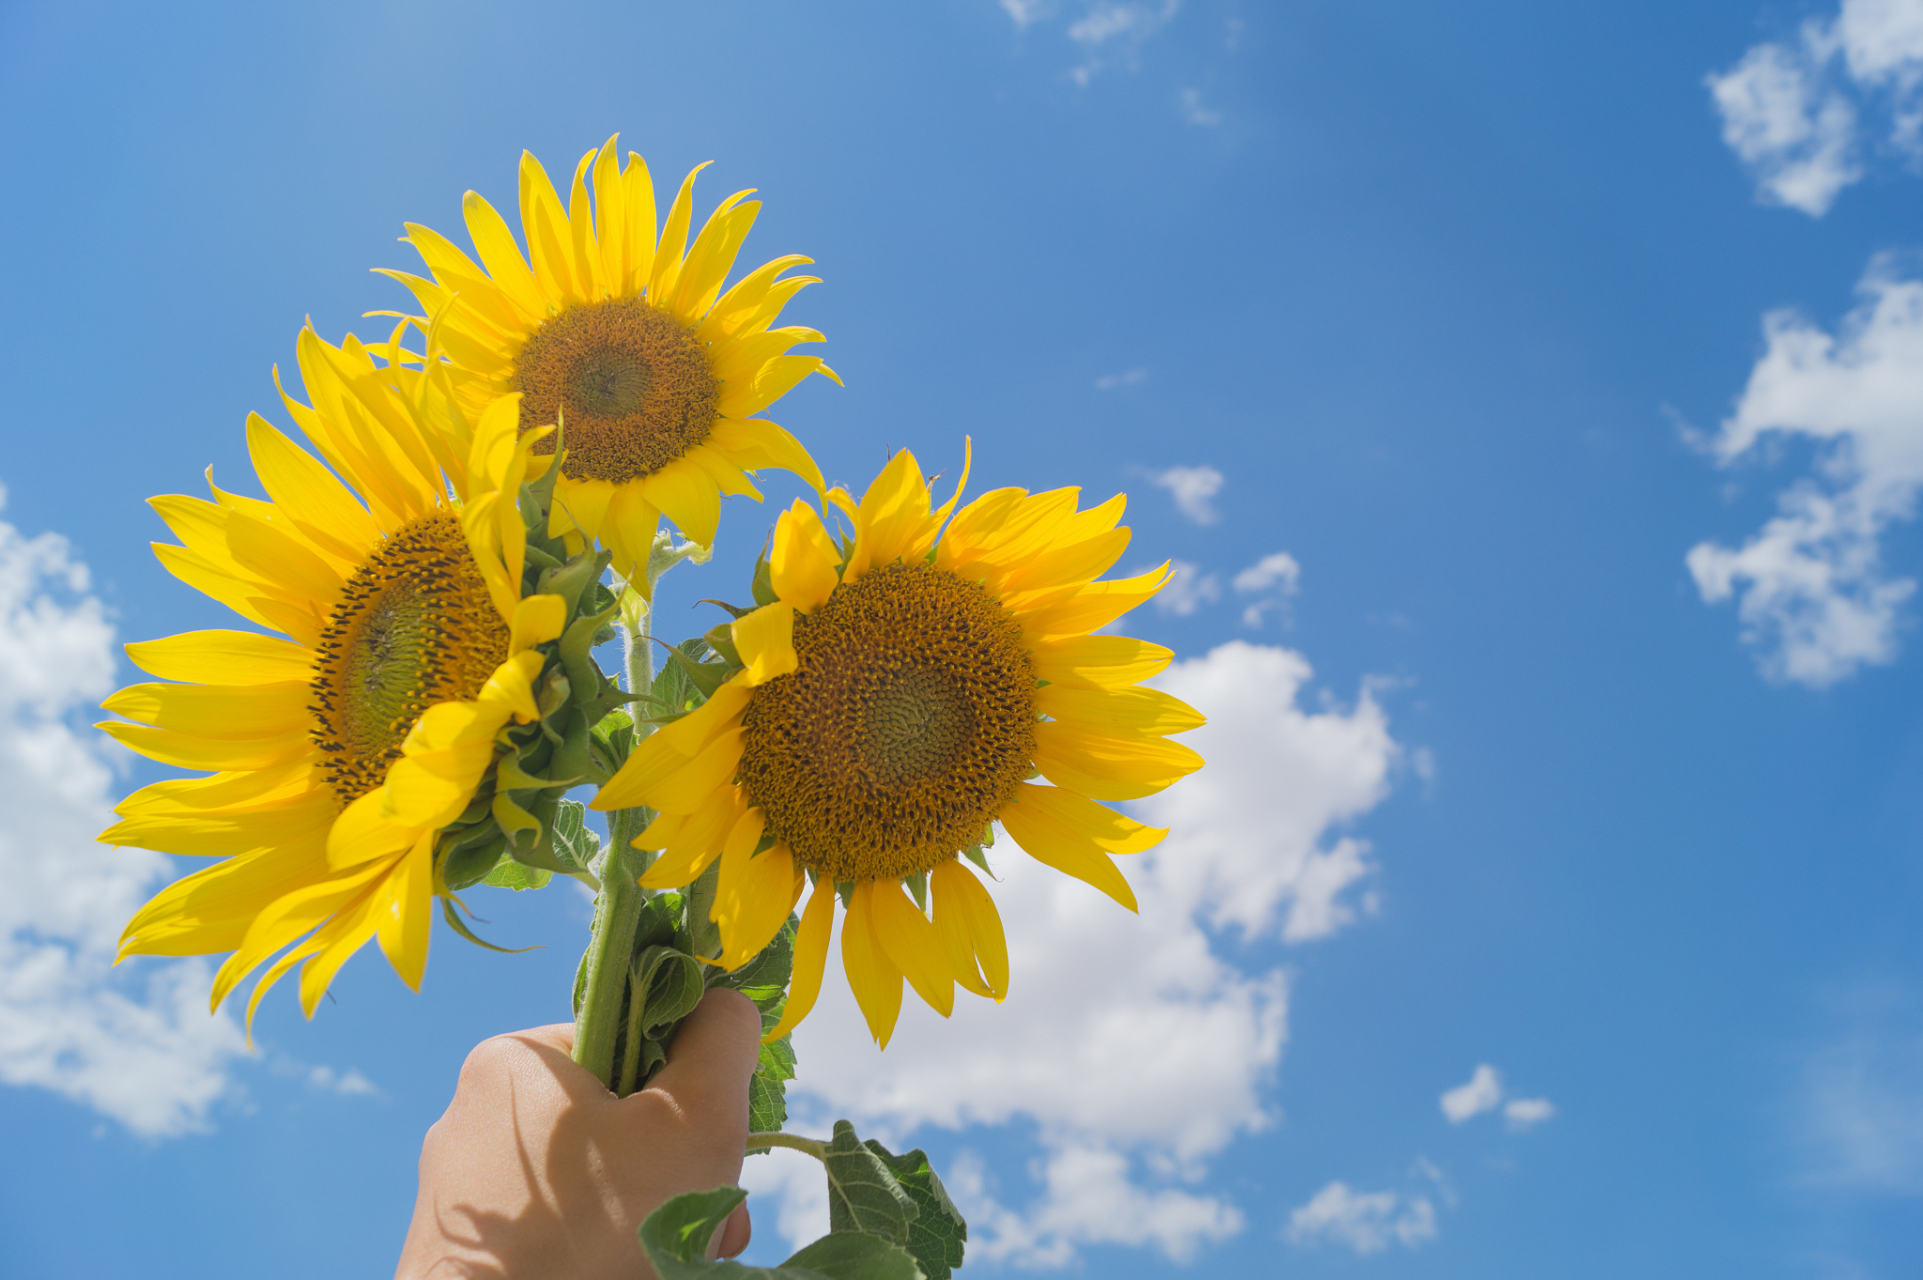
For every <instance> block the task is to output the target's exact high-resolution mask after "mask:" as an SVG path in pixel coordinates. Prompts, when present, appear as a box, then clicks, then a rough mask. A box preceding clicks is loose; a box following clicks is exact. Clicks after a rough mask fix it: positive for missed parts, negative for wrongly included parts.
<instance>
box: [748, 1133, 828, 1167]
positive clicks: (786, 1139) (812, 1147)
mask: <svg viewBox="0 0 1923 1280" xmlns="http://www.w3.org/2000/svg"><path fill="white" fill-rule="evenodd" d="M768 1147H786V1148H788V1149H789V1150H790V1151H805V1152H807V1153H808V1154H809V1155H811V1156H813V1157H814V1158H815V1159H817V1160H825V1159H827V1157H828V1144H827V1143H825V1142H823V1141H822V1140H821V1139H820V1138H804V1137H802V1136H801V1135H800V1134H798V1133H781V1132H779V1131H776V1132H772V1133H751V1134H749V1135H748V1150H750V1151H761V1150H763V1149H765V1148H768Z"/></svg>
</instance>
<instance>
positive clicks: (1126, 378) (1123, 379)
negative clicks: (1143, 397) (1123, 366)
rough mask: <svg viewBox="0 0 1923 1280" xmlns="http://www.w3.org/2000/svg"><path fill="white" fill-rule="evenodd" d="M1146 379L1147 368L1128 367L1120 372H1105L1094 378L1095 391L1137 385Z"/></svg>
mask: <svg viewBox="0 0 1923 1280" xmlns="http://www.w3.org/2000/svg"><path fill="white" fill-rule="evenodd" d="M1147 381H1148V370H1147V369H1128V370H1125V371H1124V372H1122V373H1105V374H1103V375H1102V376H1101V377H1099V378H1097V379H1095V389H1096V390H1097V391H1113V390H1115V388H1117V387H1139V386H1141V385H1142V384H1143V383H1144V382H1147Z"/></svg>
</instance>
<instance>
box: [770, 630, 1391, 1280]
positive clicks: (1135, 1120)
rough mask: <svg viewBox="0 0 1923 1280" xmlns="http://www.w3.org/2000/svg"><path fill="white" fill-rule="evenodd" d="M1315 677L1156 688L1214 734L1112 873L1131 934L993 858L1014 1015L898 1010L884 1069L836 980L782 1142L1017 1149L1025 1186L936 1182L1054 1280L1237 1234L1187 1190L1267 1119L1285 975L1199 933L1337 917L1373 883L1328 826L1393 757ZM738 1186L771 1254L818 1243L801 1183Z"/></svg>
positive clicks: (1233, 1224)
mask: <svg viewBox="0 0 1923 1280" xmlns="http://www.w3.org/2000/svg"><path fill="white" fill-rule="evenodd" d="M1309 674H1310V670H1309V665H1308V663H1307V662H1305V661H1304V660H1303V659H1302V658H1301V657H1300V656H1299V655H1297V654H1294V653H1290V652H1288V651H1286V650H1282V649H1270V648H1262V647H1258V646H1254V645H1247V644H1241V643H1234V644H1229V645H1224V646H1222V647H1221V648H1218V649H1216V650H1214V651H1213V652H1212V653H1210V654H1208V655H1207V656H1205V657H1200V658H1195V659H1192V660H1190V661H1188V662H1184V663H1181V664H1178V665H1177V666H1176V667H1174V668H1173V669H1172V670H1170V671H1169V672H1168V673H1167V674H1166V675H1165V676H1164V677H1163V678H1162V679H1161V680H1160V681H1159V682H1158V683H1159V684H1160V685H1161V686H1162V687H1163V688H1166V689H1168V690H1169V691H1170V692H1173V693H1175V694H1176V695H1177V696H1179V697H1182V698H1186V699H1188V700H1189V701H1190V702H1192V703H1194V704H1195V705H1196V706H1197V707H1199V708H1200V709H1201V710H1202V711H1204V713H1206V714H1208V715H1209V716H1211V720H1210V723H1209V724H1208V725H1207V726H1206V727H1205V728H1202V729H1198V730H1196V731H1194V732H1193V733H1190V734H1187V735H1184V740H1185V741H1187V742H1189V743H1190V744H1191V745H1193V746H1194V747H1195V748H1196V749H1197V750H1198V751H1200V752H1201V753H1202V754H1203V755H1204V756H1206V757H1208V759H1209V761H1210V763H1209V766H1208V767H1207V768H1206V769H1203V770H1202V771H1201V772H1200V773H1198V774H1196V775H1195V776H1193V777H1191V778H1189V779H1187V780H1185V781H1183V782H1181V783H1179V784H1177V786H1176V787H1175V788H1172V789H1171V790H1170V791H1169V792H1167V793H1165V794H1164V795H1163V796H1162V797H1158V798H1156V799H1155V800H1153V801H1149V802H1144V803H1142V804H1141V805H1140V806H1139V807H1140V809H1141V810H1142V816H1143V817H1144V819H1145V820H1147V821H1151V822H1154V823H1156V824H1157V825H1161V826H1169V827H1172V828H1173V832H1172V834H1171V835H1170V836H1169V838H1168V839H1167V840H1166V841H1164V843H1163V844H1162V845H1161V846H1160V847H1159V848H1157V849H1155V850H1152V851H1150V852H1148V853H1143V854H1138V855H1134V856H1132V857H1129V858H1126V859H1123V861H1122V867H1123V870H1124V873H1125V874H1126V875H1127V876H1128V878H1129V881H1130V883H1131V884H1132V885H1133V886H1134V889H1135V892H1136V895H1137V897H1138V899H1139V901H1140V906H1141V911H1140V914H1139V915H1130V914H1128V913H1127V912H1125V911H1123V910H1122V909H1121V908H1120V907H1118V906H1117V905H1116V904H1115V903H1114V902H1112V901H1110V900H1109V899H1108V898H1106V897H1105V896H1103V895H1101V894H1099V893H1097V892H1096V891H1095V890H1093V889H1091V888H1090V887H1089V886H1087V885H1085V884H1082V883H1081V882H1079V881H1075V880H1071V879H1068V878H1067V877H1064V876H1062V875H1060V874H1059V873H1057V872H1054V871H1051V870H1049V869H1048V868H1046V867H1043V866H1041V865H1040V864H1039V863H1036V862H1035V861H1033V860H1032V859H1030V858H1028V857H1027V856H1025V855H1023V854H1022V853H1020V852H1019V850H1017V849H1016V848H1015V847H1014V846H1013V845H1012V844H1011V843H1009V842H1007V841H1006V840H1004V841H1003V842H1002V843H1000V844H998V845H997V846H995V848H994V849H992V850H991V851H990V856H991V859H992V861H993V864H994V866H995V870H996V874H997V875H998V876H999V877H1000V883H999V884H997V885H996V886H994V893H995V899H996V902H997V904H998V906H999V908H1000V910H1001V914H1002V918H1003V920H1004V922H1005V924H1006V928H1007V934H1008V942H1009V960H1010V966H1011V971H1012V983H1011V986H1012V990H1011V992H1010V995H1009V997H1008V999H1007V1001H1006V1002H1005V1003H1003V1004H1002V1005H1000V1006H996V1005H993V1004H990V1003H988V1002H987V1001H983V1000H977V999H974V998H972V997H967V996H963V997H961V998H960V999H959V1000H958V1002H957V1004H956V1007H955V1013H954V1016H953V1018H952V1019H950V1020H948V1021H946V1022H944V1021H943V1020H942V1019H941V1018H940V1017H939V1016H938V1015H936V1014H934V1013H933V1012H932V1011H930V1010H928V1009H927V1008H925V1007H924V1006H922V1005H921V1004H920V1002H919V1001H916V1000H913V999H910V1000H908V1001H907V1002H906V1003H905V1005H904V1009H903V1013H902V1019H901V1025H900V1028H899V1029H898V1030H897V1031H896V1033H895V1038H894V1040H893V1042H892V1043H891V1044H890V1045H889V1047H888V1049H887V1051H886V1052H885V1053H884V1052H878V1051H876V1050H875V1049H874V1048H873V1046H872V1044H871V1043H870V1042H869V1039H868V1036H867V1033H866V1031H865V1029H864V1027H863V1024H862V1022H861V1017H860V1014H859V1012H858V1011H857V1010H856V1008H855V1006H854V1002H853V1000H852V998H851V997H850V996H849V995H848V994H847V991H846V987H845V984H844V983H842V982H841V981H839V980H838V976H839V975H838V974H836V975H833V979H834V980H831V981H830V982H828V983H827V984H826V987H825V989H824V992H823V995H822V998H821V1003H820V1005H818V1006H817V1008H816V1010H815V1012H814V1013H813V1014H812V1015H811V1016H810V1018H809V1019H808V1021H807V1022H805V1023H803V1024H802V1027H801V1029H800V1030H799V1031H798V1032H797V1034H796V1042H797V1043H796V1048H797V1052H798V1053H799V1055H800V1058H801V1060H802V1062H803V1063H804V1064H805V1068H804V1070H803V1072H802V1078H801V1080H800V1081H799V1082H798V1084H797V1085H796V1087H795V1088H794V1090H793V1092H792V1095H791V1097H792V1103H793V1106H794V1108H795V1112H796V1116H797V1121H796V1123H795V1125H794V1126H792V1127H795V1128H798V1129H801V1130H802V1131H807V1130H808V1129H809V1128H810V1127H811V1126H814V1127H825V1124H826V1122H827V1121H829V1120H832V1119H834V1118H835V1117H838V1116H848V1117H850V1118H852V1119H854V1120H855V1121H856V1123H857V1125H859V1126H866V1128H868V1129H871V1130H874V1131H875V1132H876V1133H877V1134H878V1135H882V1136H884V1137H887V1136H891V1135H892V1136H894V1137H901V1136H903V1135H906V1134H909V1133H910V1132H912V1131H913V1130H914V1129H915V1128H917V1127H918V1126H921V1125H935V1126H939V1127H942V1128H948V1129H963V1128H965V1127H967V1126H971V1125H1009V1124H1019V1125H1021V1126H1022V1127H1021V1128H1020V1129H1019V1130H1017V1132H1021V1133H1030V1132H1032V1133H1033V1135H1034V1141H1035V1142H1036V1144H1037V1146H1038V1154H1037V1156H1036V1159H1035V1160H1034V1162H1033V1164H1032V1167H1031V1171H1030V1172H1031V1178H1030V1180H1029V1185H1014V1186H1011V1185H1007V1184H1005V1183H1004V1184H1002V1185H997V1184H995V1183H994V1182H993V1181H992V1180H991V1179H989V1178H988V1177H987V1175H986V1174H985V1173H984V1172H983V1171H982V1169H981V1167H980V1165H979V1164H970V1163H969V1162H968V1161H967V1160H963V1161H960V1162H957V1163H954V1164H953V1166H952V1168H951V1169H950V1170H949V1171H948V1178H949V1181H950V1183H951V1191H952V1192H953V1193H954V1194H955V1195H956V1196H957V1198H958V1203H963V1205H964V1207H965V1208H966V1209H967V1210H968V1211H969V1213H970V1222H971V1223H973V1224H975V1225H974V1227H973V1228H972V1229H971V1236H970V1242H969V1251H970V1257H971V1258H999V1259H1003V1260H1005V1261H1008V1262H1011V1263H1015V1264H1018V1265H1023V1266H1038V1267H1052V1266H1060V1265H1065V1264H1067V1263H1068V1262H1069V1261H1071V1260H1072V1259H1073V1258H1074V1256H1075V1254H1076V1251H1077V1250H1078V1249H1079V1248H1080V1247H1081V1246H1084V1245H1088V1244H1096V1243H1112V1244H1128V1245H1140V1246H1149V1247H1153V1248H1156V1249H1158V1250H1160V1251H1161V1252H1162V1253H1163V1254H1165V1255H1167V1256H1169V1257H1171V1258H1175V1259H1184V1258H1188V1257H1191V1256H1193V1255H1194V1254H1195V1253H1196V1252H1197V1251H1198V1250H1199V1249H1201V1248H1202V1247H1204V1246H1206V1245H1207V1244H1209V1243H1211V1242H1214V1241H1218V1240H1221V1239H1224V1238H1226V1237H1227V1236H1229V1235H1231V1234H1233V1233H1234V1232H1236V1231H1238V1230H1240V1229H1241V1228H1242V1226H1243V1217H1242V1214H1241V1212H1240V1211H1239V1210H1238V1209H1237V1208H1236V1207H1235V1206H1234V1205H1233V1204H1231V1203H1230V1202H1229V1201H1228V1200H1226V1199H1225V1198H1224V1197H1222V1196H1221V1195H1219V1194H1211V1193H1208V1192H1206V1191H1204V1190H1201V1189H1198V1188H1196V1187H1195V1186H1194V1185H1193V1180H1194V1179H1197V1178H1200V1177H1201V1176H1202V1175H1203V1174H1204V1173H1205V1172H1206V1168H1207V1161H1208V1159H1209V1158H1210V1157H1211V1156H1213V1155H1214V1154H1215V1153H1216V1152H1218V1151H1220V1150H1221V1149H1222V1148H1223V1147H1224V1146H1226V1145H1227V1144H1228V1143H1230V1142H1231V1141H1233V1140H1234V1139H1236V1138H1237V1137H1238V1136H1240V1135H1244V1134H1248V1133H1253V1132H1256V1131H1259V1130H1261V1129H1263V1128H1266V1127H1267V1126H1269V1125H1270V1124H1272V1123H1273V1122H1274V1117H1273V1115H1272V1114H1271V1111H1270V1109H1269V1107H1268V1105H1267V1104H1266V1103H1265V1101H1264V1090H1265V1088H1266V1086H1267V1084H1268V1083H1269V1081H1270V1080H1271V1078H1272V1076H1273V1073H1274V1071H1275V1068H1276V1065H1277V1063H1278V1062H1279V1061H1280V1058H1281V1053H1282V1048H1283V1045H1284V1042H1285V1040H1286V1038H1287V1011H1288V986H1287V982H1286V981H1285V978H1284V975H1283V974H1282V972H1281V971H1280V970H1275V969H1269V970H1261V971H1248V970H1245V969H1243V968H1242V967H1240V966H1238V965H1237V964H1235V963H1232V962H1231V961H1229V960H1227V959H1225V958H1224V957H1223V956H1222V955H1220V954H1218V953H1217V950H1216V948H1215V946H1214V945H1213V939H1212V937H1211V933H1210V931H1209V926H1221V925H1226V924H1235V925H1239V926H1240V927H1241V928H1242V929H1243V930H1245V931H1247V932H1248V933H1249V934H1268V935H1274V934H1277V933H1279V934H1280V935H1281V936H1282V937H1283V938H1285V939H1288V940H1292V941H1297V940H1303V939H1307V938H1313V937H1321V936H1326V935H1327V934H1329V933H1331V932H1333V931H1335V930H1336V929H1338V928H1340V927H1341V925H1342V924H1344V923H1346V922H1347V921H1348V920H1349V919H1350V918H1352V916H1353V915H1354V914H1355V913H1354V910H1353V909H1352V908H1351V907H1350V906H1349V905H1348V904H1347V903H1346V902H1344V901H1343V900H1342V898H1341V895H1342V893H1343V891H1344V890H1345V889H1346V888H1347V887H1348V886H1349V885H1351V884H1352V883H1353V882H1354V881H1355V880H1356V879H1358V878H1359V877H1360V876H1361V875H1362V874H1363V873H1364V872H1365V871H1366V865H1365V864H1364V863H1363V861H1362V852H1363V847H1362V846H1361V845H1360V844H1359V843H1358V842H1357V841H1355V840H1354V839H1352V838H1349V837H1339V838H1338V837H1332V836H1330V834H1329V828H1330V827H1331V826H1333V825H1336V824H1339V823H1343V822H1346V821H1348V820H1350V819H1353V818H1355V817H1358V816H1360V815H1361V814H1362V813H1364V812H1366V811H1367V810H1368V809H1369V808H1371V807H1372V806H1374V805H1375V804H1376V803H1378V802H1379V801H1380V800H1381V799H1382V797H1383V796H1384V795H1385V794H1386V792H1387V782H1386V780H1387V776H1388V769H1389V763H1390V760H1391V758H1392V757H1393V756H1394V754H1395V752H1396V746H1395V743H1394V742H1393V740H1392V739H1391V738H1390V737H1389V733H1388V726H1387V722H1386V719H1385V718H1384V716H1383V715H1382V712H1381V710H1380V708H1378V707H1377V706H1376V704H1375V703H1374V702H1373V700H1371V699H1370V698H1369V696H1368V695H1367V694H1366V692H1365V693H1364V695H1363V696H1362V698H1361V699H1360V700H1359V701H1358V703H1357V704H1356V706H1355V707H1353V708H1351V709H1348V710H1343V709H1340V708H1336V707H1324V708H1323V709H1322V710H1319V711H1313V712H1311V711H1305V710H1303V709H1301V708H1299V707H1298V706H1297V705H1296V700H1297V697H1298V694H1299V693H1300V692H1301V690H1302V688H1303V686H1304V684H1305V682H1306V681H1307V680H1308V678H1309ZM758 1159H759V1158H758ZM755 1163H756V1162H751V1167H752V1166H753V1165H754V1164H755ZM765 1168H766V1166H764V1169H765ZM753 1176H754V1177H755V1178H756V1179H757V1180H759V1183H760V1185H761V1187H762V1188H763V1189H764V1190H775V1191H779V1192H780V1193H781V1196H782V1209H781V1210H780V1213H779V1219H778V1220H779V1222H780V1224H781V1226H780V1230H781V1231H782V1234H783V1235H784V1236H787V1237H788V1238H790V1239H794V1240H802V1239H808V1238H812V1237H811V1236H810V1235H808V1234H807V1233H808V1232H810V1231H813V1230H815V1228H816V1225H817V1224H818V1222H819V1215H818V1214H816V1212H815V1210H813V1209H807V1210H806V1211H805V1212H804V1211H802V1210H796V1209H794V1208H792V1206H793V1205H794V1203H795V1199H794V1197H795V1196H797V1195H805V1196H812V1195H813V1194H814V1193H813V1192H812V1191H811V1190H808V1185H809V1184H808V1183H807V1182H806V1181H805V1179H804V1175H802V1174H794V1175H789V1174H779V1175H777V1174H776V1173H774V1172H755V1173H754V1174H753ZM817 1176H818V1175H817Z"/></svg>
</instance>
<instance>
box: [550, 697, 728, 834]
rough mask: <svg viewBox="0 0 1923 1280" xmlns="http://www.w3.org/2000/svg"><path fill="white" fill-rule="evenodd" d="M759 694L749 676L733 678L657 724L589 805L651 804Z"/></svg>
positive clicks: (600, 806)
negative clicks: (679, 714)
mask: <svg viewBox="0 0 1923 1280" xmlns="http://www.w3.org/2000/svg"><path fill="white" fill-rule="evenodd" d="M753 696H754V690H753V689H752V688H750V687H749V686H748V685H747V683H746V682H744V681H741V680H730V681H728V682H727V683H726V684H724V685H722V686H721V687H720V688H719V689H716V690H715V691H714V696H713V697H711V698H709V699H708V700H707V701H706V702H704V703H702V704H701V705H700V706H698V707H696V708H695V709H694V710H693V711H690V712H689V713H688V714H687V715H685V716H683V717H681V718H680V719H679V720H676V721H675V722H674V723H673V724H670V725H665V726H663V727H662V728H660V729H657V730H655V731H654V732H653V733H652V734H650V735H648V737H647V738H645V739H643V740H642V743H641V745H640V746H638V747H636V748H635V749H634V754H633V755H630V756H629V757H628V760H627V763H626V764H624V765H622V766H621V769H620V771H619V772H618V773H616V774H615V775H614V777H612V778H610V779H609V780H608V783H607V785H606V786H604V787H602V788H601V791H600V794H598V795H596V796H595V797H594V800H593V802H592V803H590V804H589V806H588V807H589V808H591V809H632V808H634V807H635V806H637V805H643V804H648V803H649V797H651V796H653V795H654V794H655V792H656V791H657V790H658V789H659V788H660V786H661V784H662V783H663V782H664V781H666V780H667V779H668V778H670V777H672V776H673V775H674V774H676V773H678V772H680V770H681V769H682V767H683V766H685V765H686V764H687V763H688V761H689V760H691V759H693V758H694V756H695V755H696V754H697V753H699V752H700V750H701V749H702V748H703V747H705V746H707V745H708V743H709V742H710V741H712V740H713V739H714V738H715V736H716V735H718V734H720V733H723V732H725V731H726V730H727V729H728V728H729V727H730V726H733V725H737V724H739V722H740V717H741V713H742V712H743V711H745V710H747V707H748V702H749V700H750V699H751V698H752V697H753ZM655 807H656V808H659V807H660V806H658V805H657V806H655Z"/></svg>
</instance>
